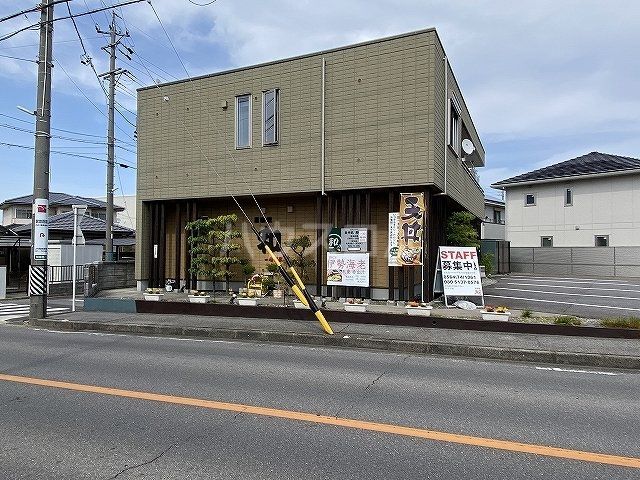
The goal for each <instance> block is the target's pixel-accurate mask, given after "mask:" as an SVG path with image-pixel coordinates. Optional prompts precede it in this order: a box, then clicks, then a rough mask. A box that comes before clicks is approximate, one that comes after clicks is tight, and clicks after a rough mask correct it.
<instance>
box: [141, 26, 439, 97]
mask: <svg viewBox="0 0 640 480" xmlns="http://www.w3.org/2000/svg"><path fill="white" fill-rule="evenodd" d="M429 32H434V33H435V34H436V38H437V39H438V42H440V38H439V37H438V33H437V32H436V28H435V27H429V28H424V29H422V30H414V31H413V32H406V33H400V34H397V35H390V36H388V37H382V38H376V39H373V40H366V41H364V42H359V43H352V44H349V45H343V46H341V47H335V48H330V49H327V50H319V51H317V52H311V53H304V54H302V55H295V56H293V57H287V58H281V59H279V60H272V61H269V62H263V63H256V64H254V65H247V66H244V67H238V68H232V69H229V70H223V71H221V72H214V73H207V74H205V75H198V76H196V77H189V78H183V79H182V80H174V81H172V82H165V83H157V84H155V85H149V86H147V87H140V88H138V89H136V91H138V92H142V91H145V90H149V89H152V88H157V87H166V86H169V85H176V84H179V83H186V82H190V81H192V80H202V79H204V78H211V77H217V76H219V75H227V74H229V73H236V72H241V71H243V70H251V69H253V68H260V67H266V66H269V65H276V64H278V63H285V62H291V61H294V60H300V59H302V58H309V57H314V56H316V55H324V54H327V53H333V52H338V51H340V50H348V49H350V48H356V47H363V46H365V45H373V44H375V43H380V42H386V41H390V40H397V39H399V38H406V37H412V36H415V35H421V34H423V33H429ZM440 44H441V45H442V42H440Z"/></svg>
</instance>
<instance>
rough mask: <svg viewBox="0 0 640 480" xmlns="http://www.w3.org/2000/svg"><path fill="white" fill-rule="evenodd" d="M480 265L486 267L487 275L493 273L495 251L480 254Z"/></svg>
mask: <svg viewBox="0 0 640 480" xmlns="http://www.w3.org/2000/svg"><path fill="white" fill-rule="evenodd" d="M480 265H482V266H483V267H484V271H485V273H486V274H487V275H491V274H492V273H493V272H494V270H493V253H483V254H481V255H480Z"/></svg>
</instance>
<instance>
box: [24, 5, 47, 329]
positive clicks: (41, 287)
mask: <svg viewBox="0 0 640 480" xmlns="http://www.w3.org/2000/svg"><path fill="white" fill-rule="evenodd" d="M52 43H53V0H43V1H42V8H41V13H40V51H39V55H38V99H37V110H36V112H35V116H36V133H35V137H36V138H35V159H34V168H33V214H32V220H31V265H30V267H29V296H30V306H29V321H30V323H33V322H34V320H35V319H38V318H44V317H45V316H46V314H47V251H48V246H49V152H50V138H51V137H50V135H49V133H50V131H51V129H50V127H51V124H50V122H51V67H52V63H51V58H52V56H51V52H52Z"/></svg>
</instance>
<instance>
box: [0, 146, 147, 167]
mask: <svg viewBox="0 0 640 480" xmlns="http://www.w3.org/2000/svg"><path fill="white" fill-rule="evenodd" d="M0 145H3V146H5V147H15V148H22V149H25V150H35V147H31V146H29V145H18V144H15V143H5V142H0ZM51 153H55V154H58V155H66V156H68V157H76V158H85V159H88V160H96V161H98V162H107V160H106V159H104V158H98V157H89V156H87V155H81V154H79V153H68V152H61V151H59V150H51ZM123 161H124V160H123ZM118 165H120V166H121V167H122V168H133V169H134V170H135V169H136V167H135V166H134V165H128V164H126V163H119V164H118Z"/></svg>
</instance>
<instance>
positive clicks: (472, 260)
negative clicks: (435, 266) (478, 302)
mask: <svg viewBox="0 0 640 480" xmlns="http://www.w3.org/2000/svg"><path fill="white" fill-rule="evenodd" d="M438 262H439V264H440V265H439V267H440V270H441V271H442V284H443V286H444V295H445V297H452V296H455V297H463V296H466V297H481V296H482V281H481V280H480V267H479V266H478V251H477V249H476V248H475V247H440V248H439V249H438Z"/></svg>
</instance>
